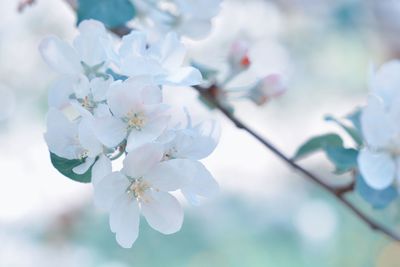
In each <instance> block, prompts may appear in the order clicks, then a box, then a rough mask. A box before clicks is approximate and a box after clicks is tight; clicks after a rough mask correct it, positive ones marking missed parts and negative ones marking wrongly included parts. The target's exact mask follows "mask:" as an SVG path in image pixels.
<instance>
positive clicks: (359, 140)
mask: <svg viewBox="0 0 400 267" xmlns="http://www.w3.org/2000/svg"><path fill="white" fill-rule="evenodd" d="M325 120H326V121H333V122H335V123H336V124H337V125H339V126H340V127H342V128H343V130H345V131H346V132H347V133H348V134H349V135H350V136H351V138H353V140H354V141H355V142H356V143H357V145H358V146H361V145H362V143H363V141H362V137H361V133H360V132H359V131H358V130H357V128H353V127H350V126H347V125H345V124H344V123H343V122H341V121H340V120H338V119H336V118H335V117H333V116H331V115H327V116H325Z"/></svg>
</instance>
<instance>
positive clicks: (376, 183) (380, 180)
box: [358, 149, 396, 190]
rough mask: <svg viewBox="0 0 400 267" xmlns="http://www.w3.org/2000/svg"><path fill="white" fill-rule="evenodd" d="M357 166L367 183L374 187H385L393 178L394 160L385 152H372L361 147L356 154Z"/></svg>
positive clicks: (379, 188)
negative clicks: (357, 154)
mask: <svg viewBox="0 0 400 267" xmlns="http://www.w3.org/2000/svg"><path fill="white" fill-rule="evenodd" d="M358 166H359V168H360V171H361V173H362V175H363V177H364V179H365V181H366V182H367V184H368V185H369V186H371V187H372V188H374V189H377V190H381V189H385V188H387V187H389V186H390V185H391V184H392V183H393V181H394V179H395V175H396V164H395V161H394V159H393V158H392V157H391V156H390V155H388V154H386V153H373V152H371V151H369V150H368V149H363V150H361V152H360V155H359V156H358Z"/></svg>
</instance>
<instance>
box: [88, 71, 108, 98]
mask: <svg viewBox="0 0 400 267" xmlns="http://www.w3.org/2000/svg"><path fill="white" fill-rule="evenodd" d="M112 82H113V79H112V78H108V79H107V80H104V79H103V78H99V77H97V78H94V79H92V80H91V81H90V90H91V91H92V94H93V100H94V101H97V102H101V101H104V100H106V97H107V91H108V89H109V88H110V85H111V83H112Z"/></svg>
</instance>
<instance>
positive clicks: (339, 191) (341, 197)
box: [193, 86, 400, 241]
mask: <svg viewBox="0 0 400 267" xmlns="http://www.w3.org/2000/svg"><path fill="white" fill-rule="evenodd" d="M193 88H194V89H195V90H196V91H197V92H198V93H199V94H200V95H201V96H202V97H204V98H205V99H207V100H208V101H210V102H211V103H212V104H213V105H214V106H215V107H216V108H217V109H218V110H219V111H221V112H222V113H223V114H224V115H225V117H226V118H227V119H229V120H230V121H231V122H232V123H233V124H234V125H235V126H236V127H237V128H239V129H241V130H244V131H246V132H247V133H249V134H250V135H251V136H253V137H254V138H255V139H256V140H257V141H259V142H260V143H261V144H263V145H264V146H265V147H266V148H268V149H269V150H270V151H271V152H272V153H274V154H275V155H276V156H277V157H278V158H280V159H281V160H283V161H284V162H286V163H287V164H288V165H289V166H291V167H292V168H293V169H295V170H297V171H299V172H300V173H302V174H303V175H304V177H307V178H308V179H310V180H311V181H313V182H314V183H316V184H317V185H319V186H321V187H322V188H324V189H325V190H326V191H327V192H329V193H330V194H331V195H333V196H334V197H336V199H337V200H338V201H339V202H341V203H342V204H343V205H344V206H346V207H347V208H348V209H350V210H351V211H352V212H353V213H354V214H355V215H356V216H357V217H358V218H359V219H360V220H361V221H363V222H364V223H365V224H367V225H368V226H369V227H371V228H372V229H373V230H376V231H379V232H381V233H383V234H385V235H386V236H388V237H389V238H391V239H393V240H395V241H400V235H399V233H397V232H396V231H393V230H392V229H390V228H387V227H386V226H384V225H382V224H381V223H379V222H378V221H376V220H375V219H373V218H370V217H368V216H367V215H366V214H365V213H364V212H362V211H361V210H360V209H359V208H357V207H356V206H355V205H354V204H353V203H351V202H350V201H349V200H347V199H346V198H345V193H346V192H349V191H351V190H352V189H353V188H354V184H353V183H352V184H350V185H348V186H346V187H343V188H335V187H332V186H331V185H329V184H327V183H326V182H325V181H323V180H322V179H320V178H319V177H318V176H316V175H315V174H313V173H311V172H309V171H308V170H306V169H304V168H303V167H301V166H300V165H299V164H297V163H296V162H294V161H293V160H292V159H290V158H289V157H287V156H286V155H285V154H283V153H282V152H281V151H280V150H279V149H278V148H276V147H275V146H274V145H272V143H271V142H269V141H268V140H267V139H265V138H263V137H261V136H260V135H259V134H258V133H256V132H255V131H253V130H252V129H251V128H250V127H249V126H248V125H246V124H245V123H244V122H243V121H241V120H239V119H238V118H236V117H235V116H234V115H233V114H232V113H231V112H230V111H229V110H228V109H226V108H225V107H224V106H223V105H221V104H220V103H219V102H218V101H217V100H216V98H215V97H214V95H215V93H213V92H214V91H215V90H216V89H218V88H216V87H215V86H212V87H210V88H202V87H200V86H194V87H193ZM210 92H211V93H210Z"/></svg>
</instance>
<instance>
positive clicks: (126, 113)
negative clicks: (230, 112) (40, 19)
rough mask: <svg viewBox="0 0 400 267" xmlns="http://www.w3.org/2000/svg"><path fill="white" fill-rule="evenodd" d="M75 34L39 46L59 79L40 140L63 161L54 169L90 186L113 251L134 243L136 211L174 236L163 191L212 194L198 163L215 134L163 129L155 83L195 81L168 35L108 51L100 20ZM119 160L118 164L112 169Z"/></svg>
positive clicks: (164, 108)
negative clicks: (69, 40)
mask: <svg viewBox="0 0 400 267" xmlns="http://www.w3.org/2000/svg"><path fill="white" fill-rule="evenodd" d="M79 30H80V34H79V35H78V37H76V38H75V40H74V43H73V46H70V45H69V44H67V43H66V42H64V41H61V40H59V39H58V38H56V37H48V38H46V39H45V40H43V41H42V43H41V45H40V52H41V53H42V56H43V58H44V60H45V61H46V62H47V63H48V65H49V66H50V67H52V68H54V69H55V71H56V72H58V73H59V74H60V75H59V78H58V79H57V80H56V82H55V83H54V84H53V86H52V87H51V89H50V90H49V97H48V100H49V106H50V110H49V112H48V116H47V132H46V133H45V140H46V142H47V145H48V147H49V150H50V152H52V153H53V154H55V155H57V156H58V157H59V158H61V159H58V158H57V160H52V163H53V165H54V167H55V168H56V169H58V170H59V171H60V172H61V173H62V174H63V175H65V176H67V177H69V178H71V179H73V180H75V181H79V182H88V181H91V182H92V185H93V187H94V191H95V203H96V205H97V206H99V207H100V208H103V209H105V210H107V211H108V212H109V213H110V226H111V230H112V231H113V232H114V233H115V234H116V239H117V241H118V243H119V244H120V245H121V246H123V247H131V246H132V244H133V243H134V241H135V240H136V238H137V236H138V225H139V217H140V213H141V214H143V215H144V217H145V218H146V220H147V222H148V223H149V225H150V226H152V227H153V228H154V229H156V230H158V231H160V232H161V233H164V234H171V233H174V232H176V231H178V230H179V229H180V228H181V225H182V222H183V211H182V208H181V206H180V204H179V202H178V201H177V199H176V198H175V197H174V196H173V195H171V194H170V193H169V192H172V191H177V190H180V191H181V192H182V193H183V194H184V195H185V196H186V198H188V199H189V201H191V202H192V203H195V202H196V203H197V202H198V198H199V197H210V196H212V195H214V194H215V193H216V191H217V190H218V184H217V183H216V181H215V180H214V178H213V177H212V175H211V174H210V172H209V171H208V170H207V169H206V168H205V166H204V165H203V164H202V163H200V161H199V160H200V159H203V158H204V157H206V156H208V155H209V154H210V153H211V152H212V151H213V150H214V148H215V146H216V143H217V138H216V135H217V134H216V133H217V132H218V131H216V130H215V128H214V127H212V128H211V130H210V131H205V130H204V127H203V126H201V125H197V126H195V127H192V126H191V125H189V126H188V127H187V128H185V129H178V128H173V127H170V125H169V119H170V116H172V115H173V114H172V113H171V111H170V109H169V106H168V105H166V104H165V103H163V95H162V86H163V85H180V86H185V85H197V84H199V83H201V82H202V76H201V74H200V72H199V71H198V70H197V69H196V68H194V67H185V66H183V62H184V59H185V55H186V49H185V47H184V46H183V44H182V43H181V42H180V41H179V40H178V38H177V36H176V35H175V34H168V35H167V36H166V37H165V39H163V40H162V41H160V42H158V43H150V42H148V40H147V38H146V36H145V35H144V34H143V33H140V32H136V31H134V32H132V33H131V34H129V35H127V36H125V37H124V38H123V40H122V41H121V43H120V46H119V51H118V53H115V52H114V47H113V46H112V45H111V38H110V36H109V35H108V34H107V33H106V32H105V28H104V26H103V25H102V24H101V23H100V22H96V21H93V20H90V21H83V22H81V24H80V25H79ZM112 75H113V76H112ZM114 79H116V80H114ZM52 156H53V155H52ZM120 157H125V158H124V160H123V168H122V169H121V170H120V171H114V172H113V164H112V161H113V160H116V159H118V158H120ZM77 160H78V161H77ZM77 163H78V164H79V165H78V166H77V165H76V164H77ZM114 167H115V166H114ZM71 171H72V174H71ZM89 171H90V172H89ZM75 174H78V176H77V175H75Z"/></svg>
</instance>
